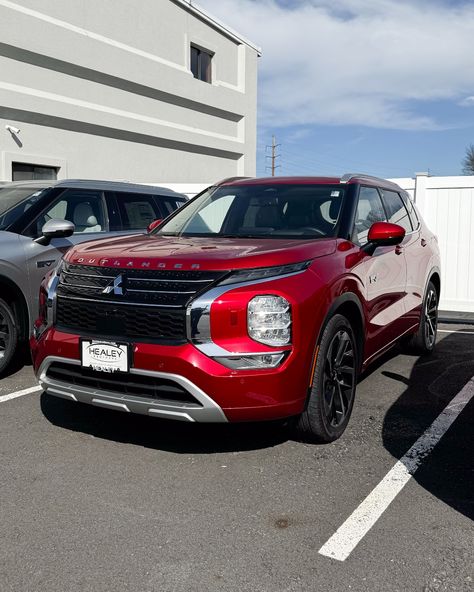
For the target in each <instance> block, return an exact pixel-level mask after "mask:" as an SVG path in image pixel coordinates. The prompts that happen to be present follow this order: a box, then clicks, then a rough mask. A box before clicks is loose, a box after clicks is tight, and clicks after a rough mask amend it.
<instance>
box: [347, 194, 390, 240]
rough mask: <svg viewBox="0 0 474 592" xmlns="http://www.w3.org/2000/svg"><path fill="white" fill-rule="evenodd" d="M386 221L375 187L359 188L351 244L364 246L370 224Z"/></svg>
mask: <svg viewBox="0 0 474 592" xmlns="http://www.w3.org/2000/svg"><path fill="white" fill-rule="evenodd" d="M386 221H387V217H386V216H385V211H384V209H383V205H382V201H381V199H380V195H379V192H378V191H377V189H375V187H361V188H360V191H359V203H358V204H357V212H356V219H355V223H354V231H353V233H352V242H354V243H355V244H357V245H364V244H365V243H366V242H367V235H368V233H369V228H370V227H371V226H372V224H373V223H374V222H386Z"/></svg>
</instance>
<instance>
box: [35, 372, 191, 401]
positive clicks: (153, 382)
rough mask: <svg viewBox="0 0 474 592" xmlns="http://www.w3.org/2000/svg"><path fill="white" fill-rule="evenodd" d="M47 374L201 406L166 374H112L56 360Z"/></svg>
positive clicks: (123, 392) (78, 383) (90, 385)
mask: <svg viewBox="0 0 474 592" xmlns="http://www.w3.org/2000/svg"><path fill="white" fill-rule="evenodd" d="M46 376H47V377H48V378H50V379H51V380H56V381H58V382H66V383H67V384H69V385H71V384H73V385H76V386H82V387H86V388H90V389H94V390H97V389H98V390H100V391H111V392H114V393H119V394H121V395H130V396H133V397H144V398H147V399H154V400H156V401H163V402H173V403H174V404H176V403H178V404H179V403H181V404H183V405H184V404H185V405H186V406H190V405H193V406H195V407H202V405H201V404H200V403H199V401H197V399H195V398H194V397H193V396H192V395H191V393H189V392H188V391H187V390H186V389H184V388H183V387H182V386H181V385H179V384H178V383H176V382H173V381H172V380H167V379H165V378H156V377H153V376H140V375H137V374H122V373H120V374H109V373H106V372H97V371H95V370H92V369H91V368H82V367H80V366H73V365H71V364H63V363H61V362H53V363H52V364H51V365H50V366H49V368H48V370H47V372H46Z"/></svg>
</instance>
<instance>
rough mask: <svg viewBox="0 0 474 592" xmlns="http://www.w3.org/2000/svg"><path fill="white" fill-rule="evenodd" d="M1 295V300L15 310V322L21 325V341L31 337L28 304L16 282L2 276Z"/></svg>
mask: <svg viewBox="0 0 474 592" xmlns="http://www.w3.org/2000/svg"><path fill="white" fill-rule="evenodd" d="M0 294H1V298H2V299H3V300H5V302H7V303H8V304H9V305H10V306H11V307H12V308H13V312H14V316H15V320H17V321H18V323H19V326H18V336H19V339H20V340H22V341H23V340H25V339H27V338H28V337H29V327H30V318H29V310H28V304H27V302H26V298H25V296H24V294H23V292H22V291H21V289H20V288H19V287H18V285H17V284H15V282H14V281H12V280H11V279H9V278H7V277H5V276H2V275H0Z"/></svg>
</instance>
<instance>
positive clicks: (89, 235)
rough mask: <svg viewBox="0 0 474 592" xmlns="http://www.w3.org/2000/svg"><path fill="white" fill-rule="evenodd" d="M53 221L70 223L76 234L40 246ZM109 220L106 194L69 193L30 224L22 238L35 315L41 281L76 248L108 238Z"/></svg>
mask: <svg viewBox="0 0 474 592" xmlns="http://www.w3.org/2000/svg"><path fill="white" fill-rule="evenodd" d="M51 219H60V220H69V221H70V222H73V223H74V224H75V227H76V229H75V232H74V234H73V235H72V236H70V237H68V238H54V239H52V240H51V242H50V244H49V245H40V244H38V243H37V242H35V240H34V239H35V238H37V237H39V236H41V229H42V227H43V226H44V224H45V223H46V222H47V221H48V220H51ZM108 230H109V227H108V217H107V212H106V208H105V202H104V195H103V192H102V191H98V190H89V189H87V190H86V189H65V190H64V191H63V192H61V193H60V194H59V195H58V196H56V197H55V199H54V200H53V201H52V202H51V203H49V204H48V205H47V206H46V207H45V208H44V209H43V210H42V211H41V213H40V214H38V215H37V216H35V218H34V219H33V220H32V221H31V222H30V223H29V225H28V227H27V228H26V229H25V230H24V232H23V233H22V235H21V236H20V243H21V246H22V248H23V251H24V256H25V265H26V272H27V274H28V287H29V300H30V303H32V307H31V312H32V315H33V317H34V316H35V315H36V306H35V303H36V302H37V297H38V296H37V295H38V289H39V285H40V283H41V280H42V279H43V277H44V276H45V275H46V273H47V272H48V270H49V269H51V268H52V267H54V265H55V264H56V262H57V261H58V260H59V259H60V257H62V255H64V253H65V252H66V251H67V250H68V249H69V248H70V247H72V246H73V245H75V244H78V243H81V242H85V241H87V240H93V239H98V238H101V237H104V236H106V235H107V233H108Z"/></svg>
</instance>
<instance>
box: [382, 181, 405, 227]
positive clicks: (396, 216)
mask: <svg viewBox="0 0 474 592" xmlns="http://www.w3.org/2000/svg"><path fill="white" fill-rule="evenodd" d="M381 192H382V200H383V203H384V206H385V210H386V211H387V217H388V221H389V222H391V223H392V224H398V225H399V226H401V227H402V228H404V229H405V231H406V232H411V231H412V230H413V228H412V225H411V221H410V218H409V216H408V212H407V209H406V207H405V205H404V203H403V201H402V198H401V197H400V196H399V195H398V193H396V192H395V191H387V190H386V189H382V190H381Z"/></svg>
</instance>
